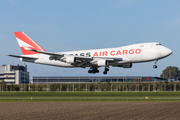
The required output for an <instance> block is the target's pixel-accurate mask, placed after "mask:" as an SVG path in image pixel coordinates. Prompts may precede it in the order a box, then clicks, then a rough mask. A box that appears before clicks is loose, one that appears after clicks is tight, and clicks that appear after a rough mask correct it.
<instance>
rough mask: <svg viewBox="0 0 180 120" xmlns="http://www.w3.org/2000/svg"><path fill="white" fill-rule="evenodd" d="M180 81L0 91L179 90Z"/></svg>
mask: <svg viewBox="0 0 180 120" xmlns="http://www.w3.org/2000/svg"><path fill="white" fill-rule="evenodd" d="M179 90H180V82H152V83H120V82H116V83H110V82H108V83H61V84H21V85H14V84H11V85H6V84H0V92H3V91H36V92H37V91H47V92H49V91H54V92H77V91H84V92H89V91H94V92H101V91H110V92H129V91H132V92H143V91H148V92H150V91H154V92H156V91H161V92H163V91H179Z"/></svg>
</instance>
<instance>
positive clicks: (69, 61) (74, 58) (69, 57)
mask: <svg viewBox="0 0 180 120" xmlns="http://www.w3.org/2000/svg"><path fill="white" fill-rule="evenodd" d="M66 62H67V63H76V57H74V56H67V57H66Z"/></svg>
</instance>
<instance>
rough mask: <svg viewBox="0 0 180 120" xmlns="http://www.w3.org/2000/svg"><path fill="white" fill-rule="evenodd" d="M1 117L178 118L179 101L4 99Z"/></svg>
mask: <svg viewBox="0 0 180 120" xmlns="http://www.w3.org/2000/svg"><path fill="white" fill-rule="evenodd" d="M0 107H1V108H0V116H1V117H0V119H2V120H4V119H6V120H7V119H14V120H19V119H29V120H32V119H33V120H49V119H61V120H69V119H73V120H80V119H83V120H92V119H95V120H114V119H122V120H152V119H153V120H162V119H163V120H169V119H173V120H178V119H179V117H180V114H179V113H180V104H179V102H1V103H0Z"/></svg>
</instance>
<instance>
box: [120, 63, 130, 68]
mask: <svg viewBox="0 0 180 120" xmlns="http://www.w3.org/2000/svg"><path fill="white" fill-rule="evenodd" d="M122 67H123V68H132V63H127V64H123V65H122Z"/></svg>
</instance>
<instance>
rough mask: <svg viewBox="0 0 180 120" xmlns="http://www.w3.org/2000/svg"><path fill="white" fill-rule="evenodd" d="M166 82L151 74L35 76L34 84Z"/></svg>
mask: <svg viewBox="0 0 180 120" xmlns="http://www.w3.org/2000/svg"><path fill="white" fill-rule="evenodd" d="M160 81H162V82H164V79H162V78H159V77H150V76H127V77H124V76H115V77H114V76H103V77H97V76H96V77H33V84H47V83H48V84H49V83H79V82H80V83H93V82H160Z"/></svg>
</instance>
